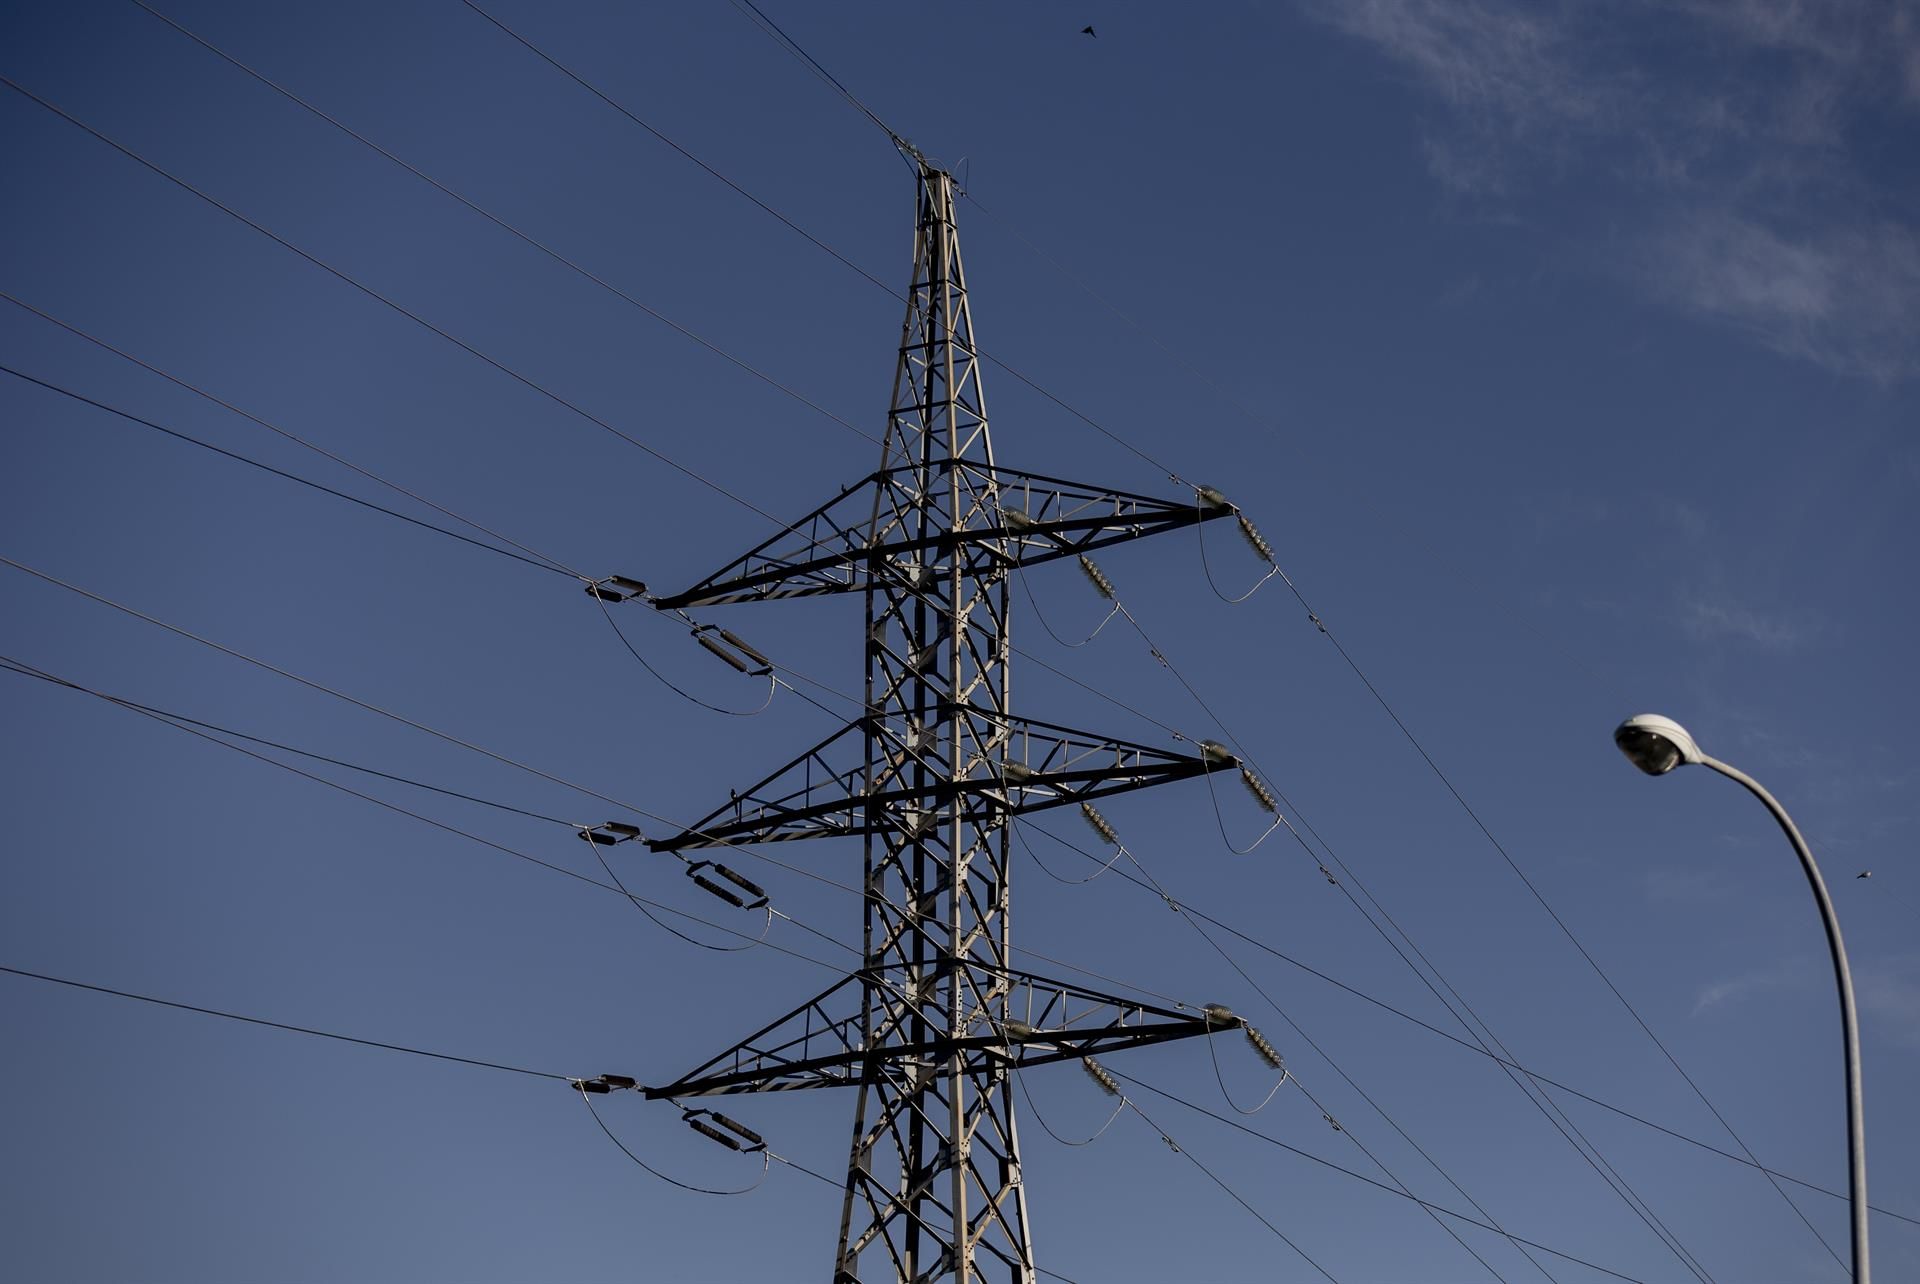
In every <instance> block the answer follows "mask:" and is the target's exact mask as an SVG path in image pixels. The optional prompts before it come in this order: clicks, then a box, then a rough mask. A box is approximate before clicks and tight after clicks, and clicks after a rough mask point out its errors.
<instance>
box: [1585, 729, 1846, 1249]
mask: <svg viewBox="0 0 1920 1284" xmlns="http://www.w3.org/2000/svg"><path fill="white" fill-rule="evenodd" d="M1613 742H1614V743H1615V744H1616V745H1619V746H1620V752H1621V753H1623V754H1625V755H1626V756H1627V760H1628V761H1629V762H1631V763H1632V764H1633V765H1634V766H1636V767H1638V768H1640V770H1642V771H1644V772H1646V773H1647V774H1648V775H1649V776H1664V775H1666V774H1667V773H1668V772H1669V771H1672V770H1673V769H1674V768H1675V767H1680V766H1684V765H1686V764H1688V763H1698V764H1699V765H1701V766H1703V767H1711V768H1712V769H1713V770H1715V771H1717V772H1719V773H1720V774H1721V775H1723V776H1725V777H1727V778H1728V779H1729V780H1735V781H1738V782H1739V783H1740V784H1742V785H1744V786H1746V789H1747V792H1749V793H1751V794H1752V795H1753V796H1754V797H1755V798H1758V799H1759V800H1760V801H1761V802H1763V803H1765V804H1766V805H1767V810H1768V811H1770V812H1772V813H1773V818H1774V819H1775V820H1777V821H1779V822H1780V828H1781V829H1782V830H1784V831H1785V832H1786V835H1787V839H1788V841H1790V842H1791V843H1792V844H1793V850H1794V851H1795V852H1796V853H1798V854H1799V857H1800V867H1801V868H1802V869H1804V870H1806V871H1807V882H1809V883H1810V884H1812V885H1813V899H1814V900H1816V901H1818V902H1819V904H1820V921H1821V922H1822V923H1824V924H1825V925H1826V929H1827V949H1828V950H1829V951H1830V952H1831V953H1832V954H1833V974H1834V979H1835V980H1836V982H1837V983H1838V984H1839V987H1840V1025H1841V1032H1842V1034H1843V1035H1844V1037H1845V1041H1846V1058H1847V1193H1848V1196H1849V1198H1850V1201H1851V1203H1852V1205H1853V1278H1854V1282H1855V1284H1871V1281H1870V1275H1871V1268H1870V1266H1869V1263H1868V1259H1867V1133H1866V1121H1865V1116H1864V1110H1863V1107H1862V1104H1861V1098H1860V1021H1859V1017H1858V1016H1857V1015H1856V1014H1855V1012H1854V1006H1853V974H1852V972H1850V971H1849V970H1848V968H1847V950H1846V946H1845V945H1843V944H1842V943H1841V940H1840V920H1839V918H1838V917H1836V916H1835V914H1834V912H1833V900H1832V898H1831V897H1829V896H1828V895H1827V885H1826V883H1825V881H1824V880H1822V879H1821V877H1820V867H1819V866H1818V865H1816V864H1814V863H1813V853H1812V852H1811V851H1809V850H1807V842H1806V839H1804V838H1802V837H1800V831H1799V830H1798V829H1796V828H1795V827H1794V824H1793V818H1792V817H1790V816H1788V815H1787V810H1786V808H1784V807H1782V806H1781V805H1780V804H1779V802H1778V801H1776V800H1775V799H1774V796H1773V795H1772V794H1770V793H1768V792H1767V791H1766V790H1765V789H1763V788H1761V786H1760V782H1759V781H1757V780H1755V779H1754V778H1753V777H1752V776H1749V775H1748V774H1747V773H1746V772H1744V771H1741V770H1740V769H1739V768H1737V767H1730V766H1728V765H1727V764H1726V763H1724V762H1721V761H1720V760H1718V759H1717V758H1713V757H1710V756H1708V755H1707V754H1705V753H1702V752H1701V751H1700V746H1699V745H1697V744H1695V743H1694V741H1693V737H1692V736H1690V735H1688V734H1687V729H1686V728H1685V727H1683V726H1681V725H1680V724H1679V723H1677V722H1675V721H1674V720H1673V719H1671V718H1663V717H1661V716H1659V715H1658V714H1653V713H1643V714H1640V715H1639V716H1638V717H1633V718H1628V719H1627V720H1626V721H1625V722H1623V723H1621V724H1620V726H1619V728H1618V729H1617V730H1616V731H1615V732H1614V733H1613Z"/></svg>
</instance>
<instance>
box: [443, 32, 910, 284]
mask: <svg viewBox="0 0 1920 1284" xmlns="http://www.w3.org/2000/svg"><path fill="white" fill-rule="evenodd" d="M462 3H464V4H465V5H466V6H467V8H469V9H471V10H473V11H474V12H475V13H477V14H479V15H480V16H481V17H482V18H485V19H486V20H487V21H488V22H490V23H492V24H493V25H494V26H496V27H498V28H499V29H500V30H501V31H504V32H505V33H506V34H507V35H508V36H511V37H512V38H513V39H514V41H515V42H517V43H518V44H519V45H520V46H521V47H522V48H524V49H525V50H526V51H527V52H528V53H531V54H532V55H533V56H534V57H536V58H538V59H539V60H540V61H541V62H544V63H546V64H547V65H548V66H549V67H552V68H553V69H554V70H555V71H557V72H559V73H560V74H561V75H563V76H565V77H566V78H567V79H568V80H571V81H572V82H573V83H574V84H576V85H578V86H580V88H582V89H584V90H586V91H587V92H588V93H590V94H592V95H593V96H594V97H595V98H598V99H599V100H600V101H601V102H603V103H605V104H606V105H607V106H608V107H611V108H612V109H613V110H614V111H616V112H619V113H620V114H621V115H622V116H624V117H626V118H627V119H628V120H629V121H631V122H633V123H634V124H635V125H638V126H639V127H640V128H641V129H644V130H645V131H647V133H649V134H651V135H653V136H654V137H655V138H657V139H659V140H660V141H661V142H662V143H665V144H666V145H667V146H668V147H671V148H672V149H673V150H674V151H676V152H678V153H680V155H681V156H683V157H685V158H686V159H687V160H689V161H691V162H693V164H695V165H697V166H699V167H700V168H701V169H703V170H705V171H706V172H707V174H708V175H709V176H711V177H713V178H715V179H717V180H719V181H720V182H721V183H723V184H725V185H726V186H727V187H728V188H730V189H732V190H733V192H734V193H735V194H736V195H738V196H741V197H744V198H745V199H746V200H748V201H750V202H751V203H753V204H754V205H755V206H757V207H759V209H760V210H761V211H762V212H763V213H766V214H769V215H771V216H773V217H774V218H775V219H777V220H779V221H780V222H781V223H782V224H784V225H785V226H786V228H787V230H789V231H791V232H793V233H795V234H797V235H799V236H800V237H802V238H803V239H805V240H806V241H808V242H809V243H811V244H812V245H813V246H814V248H815V249H818V250H821V251H823V252H824V253H826V254H827V255H829V256H830V257H832V258H834V259H836V260H838V261H839V262H840V264H841V265H842V266H844V267H846V268H847V269H848V270H849V271H852V272H857V273H858V274H859V275H861V276H863V277H865V278H866V279H867V280H868V281H871V282H872V283H873V284H874V285H876V286H878V287H879V288H880V289H882V290H885V291H886V292H887V293H888V294H891V295H894V296H895V297H896V298H897V297H899V291H897V290H895V289H894V288H893V287H892V286H891V285H888V284H887V283H886V282H885V281H883V280H881V279H880V278H879V277H877V276H875V275H874V274H873V273H871V272H869V271H867V269H865V268H863V267H861V266H860V265H859V264H858V263H855V262H854V261H853V260H852V259H850V258H848V257H847V256H846V255H844V254H842V253H841V252H840V251H838V250H836V249H834V248H833V247H832V246H831V245H828V244H827V243H826V242H825V241H823V240H821V239H820V238H819V237H817V236H815V235H814V234H813V233H811V232H809V231H807V229H805V228H804V227H801V226H800V225H799V224H798V223H796V222H794V221H793V220H792V219H790V218H788V217H787V216H786V215H785V214H782V213H781V212H780V211H779V210H777V209H775V208H774V207H773V206H771V205H769V204H767V203H766V202H765V201H763V200H761V199H760V198H759V197H758V196H755V195H754V194H753V193H752V192H749V191H748V190H747V189H746V188H744V187H742V186H740V184H738V183H736V182H734V181H733V180H732V179H730V178H728V177H727V176H726V175H725V174H723V173H721V172H720V171H719V170H717V169H715V168H714V167H713V166H711V165H709V164H707V162H705V161H703V160H701V159H700V158H699V157H698V156H696V155H694V153H692V152H690V151H688V150H687V149H686V148H685V147H682V146H681V145H680V144H679V143H677V142H675V141H674V140H673V139H672V138H670V137H668V136H667V135H666V134H664V133H662V132H661V131H660V130H658V129H656V128H655V127H654V126H653V125H650V124H648V123H647V122H646V121H645V120H642V119H641V118H640V117H639V116H637V115H635V114H634V113H633V112H632V111H630V110H628V109H627V108H626V107H625V106H623V105H622V104H621V103H620V102H619V101H618V100H617V99H615V98H612V97H610V96H609V95H607V94H606V93H604V92H602V91H601V90H600V88H599V87H598V86H597V85H595V84H594V83H593V82H592V81H590V80H588V79H587V78H586V77H584V76H582V75H581V74H580V73H579V72H577V71H575V70H573V68H571V67H569V66H567V64H565V63H563V62H561V61H560V60H559V59H558V58H555V57H554V56H553V55H552V54H550V53H548V52H547V51H546V50H544V49H542V48H541V47H540V46H539V45H536V44H534V43H533V42H532V41H531V40H529V39H527V38H526V37H525V36H523V35H521V34H520V33H519V32H518V31H516V30H514V29H513V28H512V27H509V26H508V25H507V24H506V23H504V22H502V21H501V20H500V19H499V18H498V17H496V16H495V15H493V14H491V13H489V12H487V11H486V10H485V9H482V8H481V7H480V6H479V5H477V4H475V3H474V2H473V0H462Z"/></svg>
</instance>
